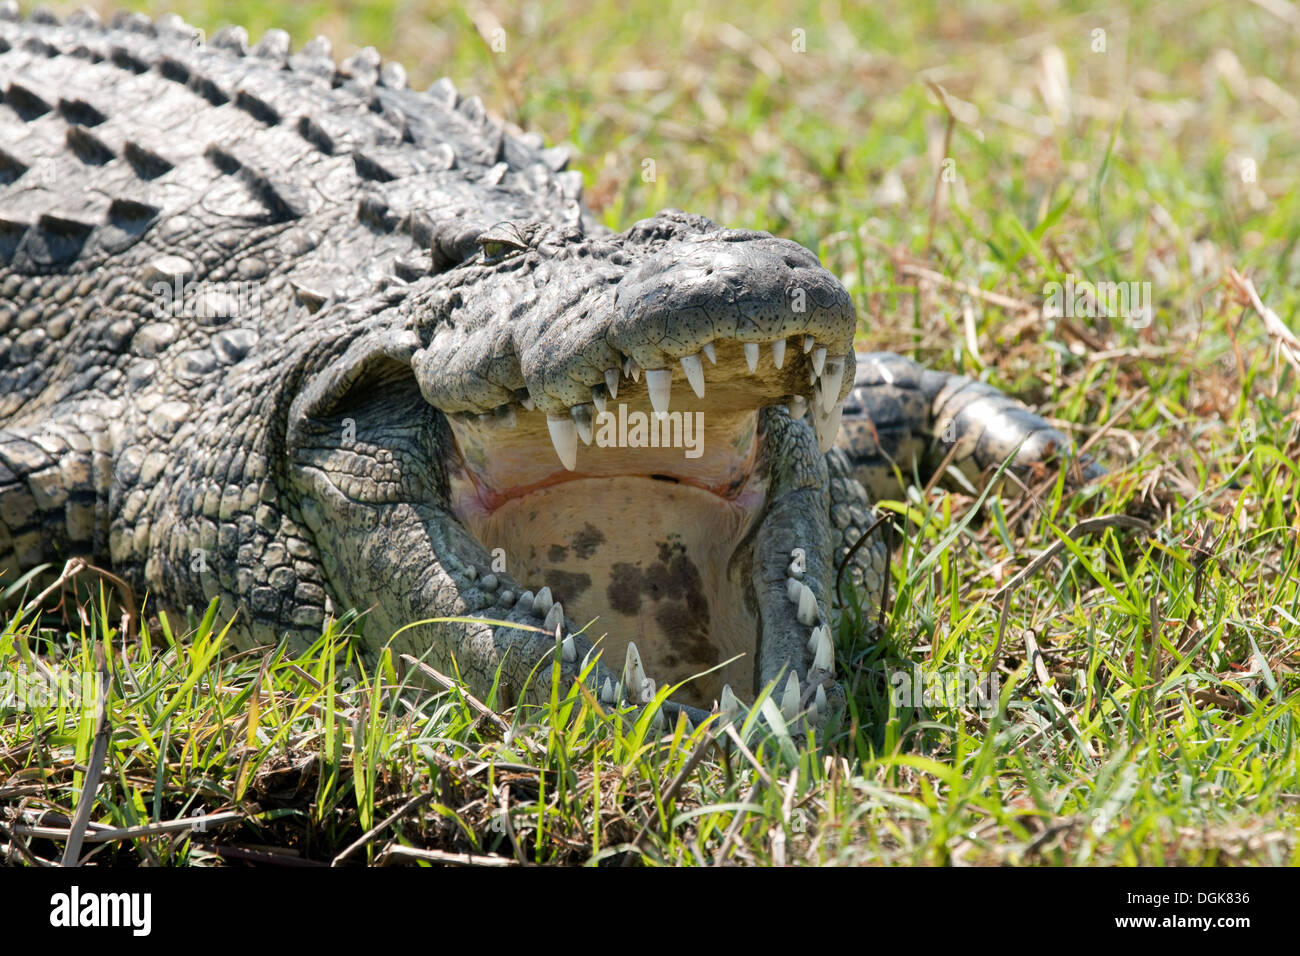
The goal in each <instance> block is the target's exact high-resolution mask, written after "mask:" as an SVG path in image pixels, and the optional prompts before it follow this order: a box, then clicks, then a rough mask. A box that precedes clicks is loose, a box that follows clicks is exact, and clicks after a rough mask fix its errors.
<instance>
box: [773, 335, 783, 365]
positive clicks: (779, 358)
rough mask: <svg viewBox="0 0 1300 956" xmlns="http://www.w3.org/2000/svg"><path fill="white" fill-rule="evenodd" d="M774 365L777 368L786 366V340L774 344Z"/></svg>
mask: <svg viewBox="0 0 1300 956" xmlns="http://www.w3.org/2000/svg"><path fill="white" fill-rule="evenodd" d="M772 364H773V365H775V366H776V367H777V368H780V367H781V366H782V365H784V364H785V339H777V340H776V341H775V342H773V343H772Z"/></svg>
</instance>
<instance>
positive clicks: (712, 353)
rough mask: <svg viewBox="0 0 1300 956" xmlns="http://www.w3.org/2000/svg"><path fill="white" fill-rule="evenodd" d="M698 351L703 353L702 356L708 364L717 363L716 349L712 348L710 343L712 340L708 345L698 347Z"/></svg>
mask: <svg viewBox="0 0 1300 956" xmlns="http://www.w3.org/2000/svg"><path fill="white" fill-rule="evenodd" d="M700 351H701V352H703V353H704V357H705V358H706V359H708V360H709V364H710V365H717V364H718V353H717V351H716V350H715V349H714V348H713V343H712V342H710V343H709V344H708V345H706V346H704V348H702V349H700Z"/></svg>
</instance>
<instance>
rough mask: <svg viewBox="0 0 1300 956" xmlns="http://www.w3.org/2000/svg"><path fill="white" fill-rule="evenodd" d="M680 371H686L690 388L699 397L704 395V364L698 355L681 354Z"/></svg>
mask: <svg viewBox="0 0 1300 956" xmlns="http://www.w3.org/2000/svg"><path fill="white" fill-rule="evenodd" d="M682 371H683V372H685V373H686V381H688V382H690V383H691V389H692V390H693V391H694V392H695V394H696V395H698V396H699V397H700V398H703V397H704V364H703V363H702V362H701V361H700V357H699V356H698V355H683V356H682Z"/></svg>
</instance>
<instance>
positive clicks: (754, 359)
mask: <svg viewBox="0 0 1300 956" xmlns="http://www.w3.org/2000/svg"><path fill="white" fill-rule="evenodd" d="M745 364H746V365H748V366H749V371H750V374H753V373H754V372H757V371H758V343H757V342H746V343H745Z"/></svg>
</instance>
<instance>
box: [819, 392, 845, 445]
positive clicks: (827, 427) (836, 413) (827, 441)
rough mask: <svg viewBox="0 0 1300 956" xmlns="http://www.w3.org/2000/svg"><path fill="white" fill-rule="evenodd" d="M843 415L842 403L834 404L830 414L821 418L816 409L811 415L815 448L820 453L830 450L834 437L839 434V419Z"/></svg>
mask: <svg viewBox="0 0 1300 956" xmlns="http://www.w3.org/2000/svg"><path fill="white" fill-rule="evenodd" d="M843 415H844V403H843V402H836V403H835V405H834V407H832V408H831V410H830V413H829V414H827V415H825V416H823V415H822V413H821V410H820V409H818V410H817V411H816V412H814V413H813V426H814V427H815V428H816V429H817V446H818V447H819V448H820V449H821V450H822V453H823V454H825V453H826V452H828V451H830V450H831V446H832V445H834V444H835V436H836V435H838V434H839V433H840V418H841V417H842V416H843Z"/></svg>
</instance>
